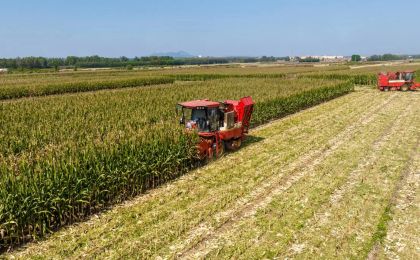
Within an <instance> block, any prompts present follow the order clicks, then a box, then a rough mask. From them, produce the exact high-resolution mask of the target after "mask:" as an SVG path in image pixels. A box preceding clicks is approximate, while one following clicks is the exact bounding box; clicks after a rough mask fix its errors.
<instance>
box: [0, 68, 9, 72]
mask: <svg viewBox="0 0 420 260" xmlns="http://www.w3.org/2000/svg"><path fill="white" fill-rule="evenodd" d="M8 71H9V70H8V69H6V68H4V69H2V68H0V73H7V72H8Z"/></svg>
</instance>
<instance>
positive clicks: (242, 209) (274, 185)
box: [165, 93, 397, 258]
mask: <svg viewBox="0 0 420 260" xmlns="http://www.w3.org/2000/svg"><path fill="white" fill-rule="evenodd" d="M396 96H397V95H396V94H395V93H392V94H391V95H390V97H389V98H387V99H386V100H384V101H383V102H382V103H380V104H379V105H377V106H375V108H374V109H372V110H370V111H369V112H367V113H366V114H364V115H363V116H362V117H360V118H359V119H358V120H356V121H355V122H354V123H353V124H351V125H350V126H348V127H347V128H346V129H345V130H343V131H342V132H341V133H339V134H338V135H337V136H335V137H334V138H333V139H331V140H330V141H329V142H328V145H327V147H324V148H321V149H318V150H314V151H311V152H310V153H308V154H306V155H303V156H301V157H299V158H298V159H297V160H295V161H294V162H292V163H291V164H289V165H288V166H287V167H286V168H284V169H283V170H281V171H280V172H281V173H279V174H275V175H273V176H272V177H270V178H269V179H268V180H266V182H265V183H264V184H263V185H261V186H260V187H258V188H257V189H256V190H254V191H253V192H251V194H250V195H249V196H247V198H244V199H243V200H240V201H238V203H236V204H235V206H233V207H232V208H230V209H228V210H226V211H224V212H220V213H218V214H217V215H216V217H215V218H216V219H219V220H222V219H223V220H222V221H220V224H219V226H216V227H215V226H213V225H211V224H210V223H201V224H200V225H199V226H198V227H197V228H195V229H193V230H191V231H190V233H189V234H190V235H189V236H188V237H187V238H186V239H185V240H184V241H185V243H181V245H174V246H171V249H172V253H175V251H178V250H180V253H178V254H176V257H180V258H201V257H205V255H206V254H207V253H209V252H210V251H211V250H212V249H214V248H217V245H218V241H219V239H220V237H222V236H223V235H224V234H226V233H228V231H229V230H230V229H232V228H233V227H234V224H235V223H237V222H238V221H240V220H243V219H247V218H250V217H252V216H254V215H255V214H256V212H257V211H258V210H259V209H262V208H264V207H266V206H267V205H268V204H269V203H270V202H271V201H272V200H273V198H274V197H275V196H277V195H279V194H281V193H283V192H284V191H286V190H287V189H289V188H290V187H291V186H292V185H293V184H294V183H296V182H297V181H299V180H300V179H302V178H303V177H304V176H305V175H306V174H309V173H310V172H311V171H313V169H314V168H315V167H317V166H318V165H319V164H320V163H321V162H322V161H323V160H324V159H325V158H326V157H328V156H329V155H331V154H332V153H333V152H335V151H336V150H337V149H338V148H339V147H340V146H341V145H343V144H344V143H346V142H347V141H348V140H350V139H351V137H352V136H353V133H354V132H355V130H356V129H357V128H358V127H363V126H365V125H367V124H369V123H370V122H371V121H373V120H374V119H375V118H376V117H377V116H378V112H379V111H380V110H381V109H383V108H384V107H386V106H387V105H388V104H389V103H390V102H391V101H393V100H394V99H395V98H396ZM303 169H305V170H304V171H303ZM288 172H289V174H288V175H285V173H288ZM279 176H282V177H280V178H279ZM193 241H198V242H196V244H195V245H193V246H192V247H191V245H190V243H191V242H193ZM178 252H179V251H178ZM165 258H166V257H165Z"/></svg>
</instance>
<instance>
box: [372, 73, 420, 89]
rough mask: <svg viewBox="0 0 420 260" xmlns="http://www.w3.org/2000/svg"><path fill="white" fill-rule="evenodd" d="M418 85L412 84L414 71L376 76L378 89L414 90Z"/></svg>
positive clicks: (419, 85) (419, 84)
mask: <svg viewBox="0 0 420 260" xmlns="http://www.w3.org/2000/svg"><path fill="white" fill-rule="evenodd" d="M419 87H420V83H416V82H414V71H398V72H395V73H394V72H387V73H379V74H378V89H379V90H381V91H389V90H401V91H408V90H415V89H416V88H419Z"/></svg>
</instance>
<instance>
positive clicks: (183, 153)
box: [0, 74, 353, 251]
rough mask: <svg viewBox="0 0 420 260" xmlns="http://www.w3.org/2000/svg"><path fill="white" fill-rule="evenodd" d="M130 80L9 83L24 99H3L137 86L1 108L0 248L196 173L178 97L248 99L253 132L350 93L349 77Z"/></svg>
mask: <svg viewBox="0 0 420 260" xmlns="http://www.w3.org/2000/svg"><path fill="white" fill-rule="evenodd" d="M136 80H137V79H127V80H126V81H112V80H110V81H103V82H107V84H102V83H101V84H99V83H98V82H96V83H95V81H91V82H89V83H86V85H83V84H81V85H77V84H76V85H72V84H75V83H71V82H70V83H63V85H62V86H65V87H64V88H60V87H59V85H56V84H55V83H54V84H51V85H50V86H48V85H46V86H44V87H42V86H40V87H39V88H37V89H36V90H35V91H34V92H28V91H27V89H26V88H24V87H22V88H18V87H15V88H10V89H12V90H14V91H16V93H23V94H10V93H12V92H9V94H8V95H9V96H7V95H4V94H0V95H1V97H3V98H10V97H22V96H25V95H26V94H27V93H30V95H49V94H52V93H55V94H58V93H65V92H80V91H87V90H88V89H89V90H97V89H103V88H104V86H106V88H123V87H128V86H134V85H136V86H138V85H142V84H143V87H141V88H128V89H119V90H109V91H101V92H89V93H78V94H74V95H57V96H47V97H42V98H37V99H18V100H11V101H8V102H1V103H0V125H1V128H0V171H1V174H0V201H1V203H0V251H1V250H4V249H6V248H7V247H9V246H12V245H16V244H20V243H22V242H26V241H30V240H34V239H35V240H36V239H37V238H39V237H41V236H43V235H45V234H46V233H49V232H51V231H53V230H55V229H57V228H59V227H61V226H64V225H68V224H70V223H73V222H75V221H79V220H82V219H84V218H85V217H86V216H88V215H90V214H92V213H94V212H97V211H98V210H101V209H103V208H105V207H106V206H109V205H111V204H113V203H116V202H120V201H122V200H125V199H127V198H130V197H132V196H135V195H137V194H140V193H142V192H144V191H145V190H147V189H149V188H153V187H156V186H157V185H159V184H161V183H163V182H166V181H168V180H170V179H173V178H176V177H177V176H179V175H181V174H183V173H185V172H186V171H188V170H189V169H191V168H193V167H195V166H196V165H197V164H196V160H195V147H194V145H195V141H196V136H194V135H186V134H185V133H184V131H183V129H182V128H181V127H180V126H179V125H178V118H177V116H176V115H175V105H176V103H178V102H180V101H186V100H191V99H199V98H209V99H213V100H224V99H238V98H240V97H242V96H246V95H251V96H252V97H253V99H254V100H255V101H256V107H255V112H254V114H253V118H252V124H253V126H256V125H259V124H262V123H265V122H267V121H269V120H272V119H275V118H278V117H282V116H285V115H287V114H291V113H294V112H297V111H299V110H301V109H304V108H307V107H310V106H313V105H316V104H318V103H320V102H324V101H327V100H330V99H332V98H335V97H337V96H340V95H343V94H346V93H349V92H351V91H352V90H353V82H351V81H348V80H346V81H344V80H338V79H330V78H328V79H324V78H299V79H287V78H285V76H284V74H276V75H273V74H261V75H259V74H257V75H255V76H251V75H248V74H243V75H239V74H237V75H228V76H221V75H216V76H206V75H202V74H198V75H197V74H195V75H172V76H165V77H160V78H159V77H158V78H153V80H156V82H154V81H150V80H152V79H141V80H140V81H136ZM148 80H149V81H148ZM167 80H168V81H167ZM175 80H176V81H175ZM190 80H203V81H190ZM168 82H169V83H173V82H174V83H173V84H165V83H168ZM108 83H109V84H108ZM149 84H161V85H153V86H146V85H149ZM51 86H55V87H51ZM0 89H1V88H0ZM1 91H3V89H1V90H0V93H5V92H1ZM19 91H20V92H19ZM13 95H15V96H13ZM28 95H29V94H28Z"/></svg>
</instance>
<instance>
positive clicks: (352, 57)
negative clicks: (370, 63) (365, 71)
mask: <svg viewBox="0 0 420 260" xmlns="http://www.w3.org/2000/svg"><path fill="white" fill-rule="evenodd" d="M361 60H362V57H361V56H360V55H358V54H354V55H352V56H351V61H356V62H358V61H361Z"/></svg>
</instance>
